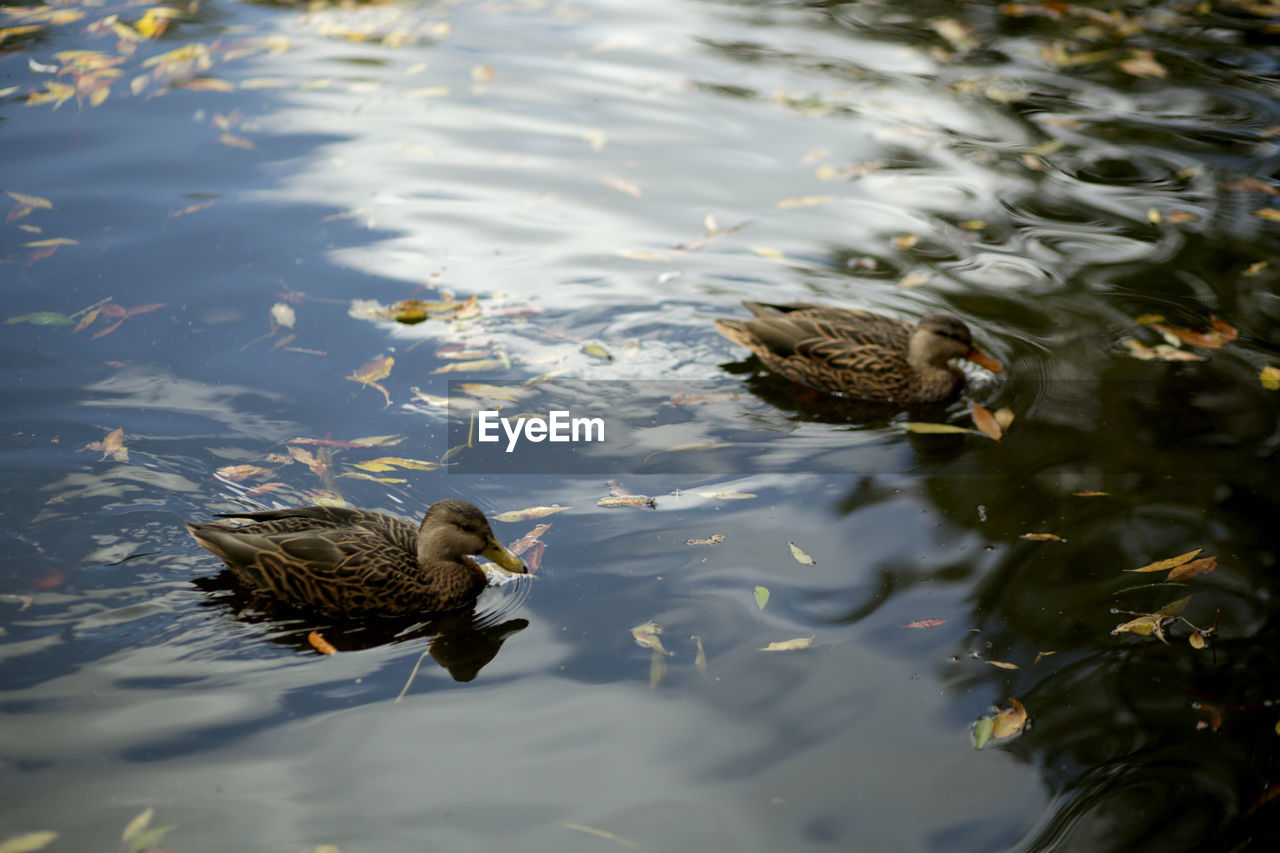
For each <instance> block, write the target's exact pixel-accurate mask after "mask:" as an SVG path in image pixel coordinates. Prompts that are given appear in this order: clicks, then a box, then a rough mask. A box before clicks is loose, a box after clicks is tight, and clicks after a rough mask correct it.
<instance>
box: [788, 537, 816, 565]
mask: <svg viewBox="0 0 1280 853" xmlns="http://www.w3.org/2000/svg"><path fill="white" fill-rule="evenodd" d="M787 547H788V548H790V549H791V556H793V557H795V558H796V562H797V563H803V564H804V565H806V566H812V565H814V562H813V557H810V556H809V555H808V554H806V553H805V552H804V551H802V550H801V549H800V546H799V545H797V544H796V543H794V542H788V543H787Z"/></svg>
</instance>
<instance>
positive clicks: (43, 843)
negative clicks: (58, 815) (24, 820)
mask: <svg viewBox="0 0 1280 853" xmlns="http://www.w3.org/2000/svg"><path fill="white" fill-rule="evenodd" d="M57 837H58V833H56V832H50V831H49V830H44V831H43V832H27V833H23V834H22V835H15V836H13V837H12V838H8V839H6V840H4V841H0V853H35V851H36V850H43V849H44V848H46V847H48V846H49V844H50V843H51V842H52V841H53V840H54V839H55V838H57Z"/></svg>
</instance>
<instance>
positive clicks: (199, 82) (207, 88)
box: [176, 77, 236, 92]
mask: <svg viewBox="0 0 1280 853" xmlns="http://www.w3.org/2000/svg"><path fill="white" fill-rule="evenodd" d="M176 85H178V86H180V87H181V88H183V89H191V90H192V91H196V92H234V91H235V90H236V85H235V84H234V83H232V82H230V81H229V80H223V79H222V78H220V77H194V78H192V79H190V80H184V81H183V82H181V83H178V84H176Z"/></svg>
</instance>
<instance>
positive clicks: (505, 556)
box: [480, 536, 525, 574]
mask: <svg viewBox="0 0 1280 853" xmlns="http://www.w3.org/2000/svg"><path fill="white" fill-rule="evenodd" d="M480 556H482V557H488V558H489V559H490V560H493V561H494V562H495V563H497V564H498V565H499V566H502V568H504V569H506V570H507V571H509V572H515V573H517V574H524V573H525V567H524V561H523V560H521V559H520V558H519V557H517V556H516V555H515V554H512V553H511V552H510V551H508V550H507V549H506V548H503V547H502V545H501V544H500V543H499V542H498V540H497V539H494V538H493V537H492V536H490V537H489V542H488V544H487V545H485V546H484V550H483V551H481V552H480Z"/></svg>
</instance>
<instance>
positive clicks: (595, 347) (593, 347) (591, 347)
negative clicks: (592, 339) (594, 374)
mask: <svg viewBox="0 0 1280 853" xmlns="http://www.w3.org/2000/svg"><path fill="white" fill-rule="evenodd" d="M582 351H583V352H584V353H586V354H587V355H590V356H595V357H596V358H602V359H604V360H605V361H613V356H612V355H610V354H609V351H608V350H607V349H605V348H604V347H602V346H600V345H599V344H586V345H585V346H583V347H582Z"/></svg>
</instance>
